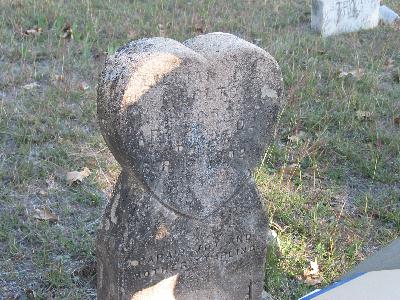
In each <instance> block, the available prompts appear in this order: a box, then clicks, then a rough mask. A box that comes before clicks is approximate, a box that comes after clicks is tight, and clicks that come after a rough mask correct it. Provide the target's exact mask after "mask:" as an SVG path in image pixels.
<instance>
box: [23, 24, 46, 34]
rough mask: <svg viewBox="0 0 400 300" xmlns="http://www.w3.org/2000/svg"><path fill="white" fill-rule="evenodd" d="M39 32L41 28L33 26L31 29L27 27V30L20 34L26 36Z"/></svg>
mask: <svg viewBox="0 0 400 300" xmlns="http://www.w3.org/2000/svg"><path fill="white" fill-rule="evenodd" d="M41 32H42V28H40V27H38V26H35V27H33V28H31V29H27V30H25V31H23V32H22V34H23V35H26V36H29V35H30V36H36V35H38V34H40V33H41Z"/></svg>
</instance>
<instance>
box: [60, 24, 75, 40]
mask: <svg viewBox="0 0 400 300" xmlns="http://www.w3.org/2000/svg"><path fill="white" fill-rule="evenodd" d="M62 32H63V34H62V38H63V39H71V38H74V35H73V32H72V27H71V24H69V23H66V24H65V25H64V27H63V29H62Z"/></svg>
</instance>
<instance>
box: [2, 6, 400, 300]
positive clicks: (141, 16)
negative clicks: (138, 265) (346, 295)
mask: <svg viewBox="0 0 400 300" xmlns="http://www.w3.org/2000/svg"><path fill="white" fill-rule="evenodd" d="M383 4H385V5H388V6H389V7H391V8H393V9H394V10H396V11H400V4H399V3H398V1H396V0H391V1H384V3H383ZM0 6H1V12H0V14H1V18H2V20H3V22H1V23H0V41H1V43H0V99H1V101H0V179H1V189H0V299H3V298H5V299H49V298H56V299H93V298H95V295H96V292H95V291H96V290H95V276H96V274H95V259H96V258H95V256H94V252H95V251H94V238H95V233H96V229H97V226H98V224H99V219H100V215H101V211H102V208H103V207H104V205H105V203H106V201H107V198H108V197H109V196H110V194H111V189H112V186H113V185H114V183H115V180H116V178H117V176H118V173H119V166H118V164H117V163H116V161H115V160H114V159H113V157H112V155H111V153H110V152H109V150H108V149H107V147H106V145H105V143H104V141H103V139H102V137H101V135H100V131H99V129H98V126H97V123H96V84H97V80H98V74H99V72H100V70H101V69H102V67H103V63H104V59H105V56H106V53H113V52H114V51H115V50H116V49H117V48H118V47H119V46H122V45H123V44H125V43H126V42H127V41H128V40H131V39H138V38H141V37H145V36H160V35H162V36H166V37H171V38H174V39H176V40H180V41H183V40H185V39H188V38H190V37H193V36H195V35H198V34H201V33H203V32H213V31H222V32H230V33H233V34H236V35H238V36H239V37H242V38H244V39H246V40H248V41H251V42H253V43H256V44H258V45H259V46H260V47H262V48H264V49H266V50H267V51H268V52H270V53H271V54H272V55H273V56H274V57H275V58H276V60H277V61H278V63H279V64H280V66H281V68H282V73H283V78H284V83H285V94H286V105H285V108H284V111H283V112H282V114H281V115H280V117H279V122H278V126H277V131H276V133H275V136H276V139H275V141H274V143H273V144H272V145H271V146H270V147H269V148H268V149H267V151H266V153H265V156H264V159H263V163H262V165H261V166H260V167H259V168H258V169H257V170H255V172H254V176H255V178H256V181H257V184H258V187H259V189H260V191H261V192H262V194H263V195H264V197H265V198H266V199H267V200H268V201H267V202H266V206H267V207H268V209H269V216H270V226H271V228H272V229H273V230H275V231H276V232H277V235H278V237H279V245H278V246H276V247H275V248H276V249H275V250H274V251H270V252H269V256H268V263H267V267H266V277H265V287H266V289H267V290H268V291H269V292H270V293H271V294H272V295H273V296H275V298H277V299H295V298H296V297H299V296H300V295H303V294H305V293H307V292H308V291H311V290H313V289H315V288H317V287H320V286H324V285H326V284H328V283H331V282H332V281H334V280H335V279H338V278H339V277H340V276H341V275H342V274H344V273H345V272H346V270H348V269H349V268H351V267H352V266H353V265H354V264H356V263H357V262H358V261H360V260H362V259H364V258H365V257H366V256H368V255H369V254H371V253H373V252H374V251H376V250H377V249H378V248H379V247H380V246H382V245H385V244H387V243H389V242H390V241H391V240H393V239H394V238H396V237H398V236H399V233H400V52H399V49H400V24H394V25H392V26H379V27H378V28H376V29H374V30H371V31H362V32H359V33H353V34H347V35H340V36H335V37H331V38H328V39H322V38H321V37H320V36H318V35H317V34H316V33H314V32H312V31H311V30H310V1H284V0H279V1H272V0H265V1H238V0H235V1H193V2H188V1H181V0H176V1H151V3H148V2H147V1H130V2H128V1H113V2H109V1H105V0H93V1H76V0H74V1H68V2H61V1H58V2H57V3H55V2H53V1H33V0H32V1H12V2H11V1H4V0H0ZM73 171H76V172H73ZM71 172H73V173H71ZM67 175H68V178H67ZM18 297H20V298H18Z"/></svg>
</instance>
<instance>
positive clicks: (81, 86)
mask: <svg viewBox="0 0 400 300" xmlns="http://www.w3.org/2000/svg"><path fill="white" fill-rule="evenodd" d="M89 88H90V86H89V84H88V83H87V82H86V81H81V82H80V83H79V89H80V90H81V91H82V92H84V91H87V90H88V89H89Z"/></svg>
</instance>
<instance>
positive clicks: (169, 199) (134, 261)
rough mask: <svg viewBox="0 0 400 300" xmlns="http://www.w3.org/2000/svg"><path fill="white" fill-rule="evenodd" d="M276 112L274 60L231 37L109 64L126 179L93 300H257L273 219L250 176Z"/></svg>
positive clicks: (136, 50)
mask: <svg viewBox="0 0 400 300" xmlns="http://www.w3.org/2000/svg"><path fill="white" fill-rule="evenodd" d="M281 105H282V76H281V72H280V69H279V66H278V64H277V63H276V61H275V60H274V58H273V57H272V56H271V55H269V54H268V53H267V52H265V51H264V50H262V49H261V48H259V47H257V46H255V45H253V44H251V43H248V42H246V41H244V40H242V39H239V38H237V37H235V36H233V35H230V34H224V33H213V34H206V35H201V36H198V37H196V38H194V39H191V40H188V41H186V42H184V43H183V44H181V43H179V42H177V41H174V40H171V39H166V38H151V39H142V40H138V41H133V42H130V43H128V44H127V45H126V46H124V47H122V48H120V49H119V50H118V51H117V52H116V54H115V55H112V56H110V57H108V58H107V60H106V65H105V69H104V71H103V73H102V75H101V77H100V83H99V87H98V118H99V124H100V128H101V131H102V133H103V136H104V138H105V140H106V142H107V145H108V146H109V148H110V149H111V151H112V153H113V155H114V156H115V158H116V159H117V160H118V162H119V163H120V164H121V167H122V172H121V175H120V177H119V179H118V182H117V184H116V186H115V190H114V193H113V196H112V199H111V200H110V202H109V203H108V205H107V207H106V209H105V213H104V216H103V219H102V225H101V228H100V229H99V232H98V237H97V262H98V263H97V265H98V275H97V276H98V286H97V289H98V299H130V300H134V299H136V300H137V299H143V300H149V299H164V300H168V299H176V300H189V299H190V300H196V299H199V300H200V299H204V300H205V299H210V300H243V299H257V300H258V299H261V293H262V290H263V281H264V270H265V267H264V264H265V257H266V248H267V242H266V235H267V230H268V220H267V215H266V212H265V208H264V206H263V202H264V200H263V199H262V198H261V196H260V194H259V193H258V191H257V189H256V185H255V183H254V180H253V179H252V176H251V171H252V170H253V169H254V168H255V167H256V166H257V165H258V164H259V163H260V159H261V157H262V155H263V153H264V151H265V149H266V146H267V144H268V143H269V141H270V140H271V136H272V133H273V127H274V124H275V121H276V117H277V113H278V110H279V109H280V107H281Z"/></svg>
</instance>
